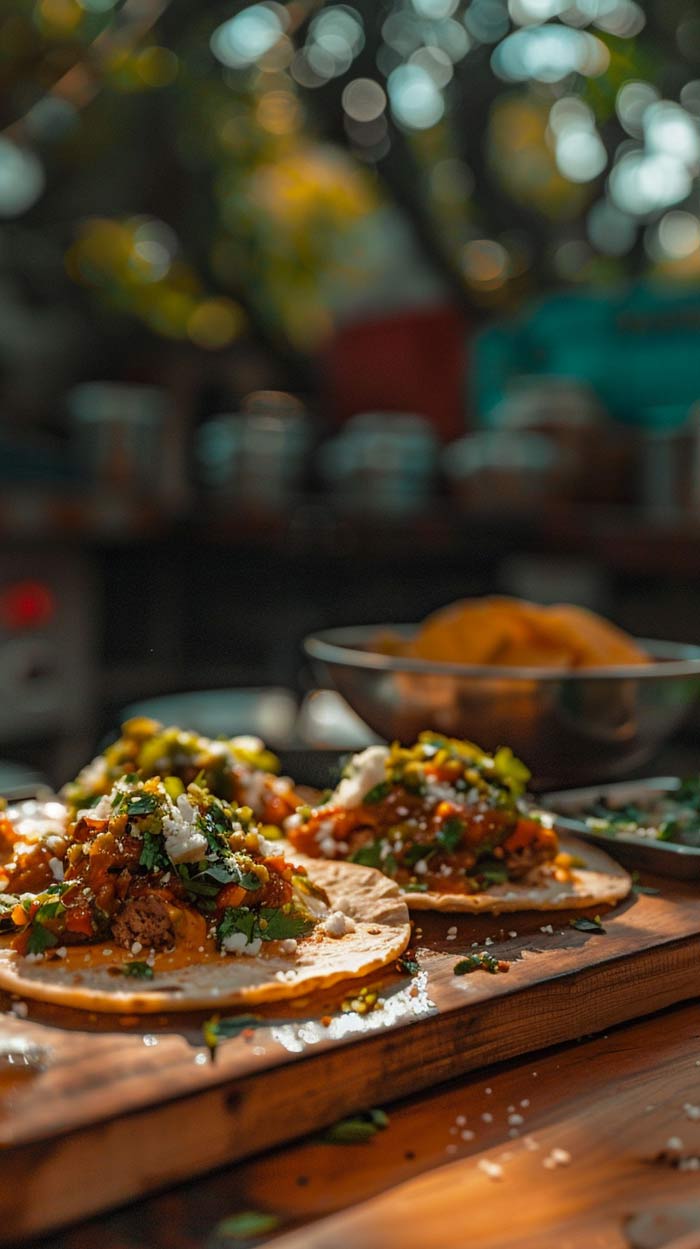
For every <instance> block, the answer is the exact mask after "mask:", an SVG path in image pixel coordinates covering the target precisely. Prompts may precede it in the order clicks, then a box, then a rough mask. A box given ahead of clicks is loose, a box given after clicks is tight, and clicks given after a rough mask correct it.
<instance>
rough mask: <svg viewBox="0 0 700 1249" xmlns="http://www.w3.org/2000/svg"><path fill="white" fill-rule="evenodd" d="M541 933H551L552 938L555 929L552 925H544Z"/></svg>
mask: <svg viewBox="0 0 700 1249" xmlns="http://www.w3.org/2000/svg"><path fill="white" fill-rule="evenodd" d="M540 932H546V933H549V935H550V936H553V935H554V929H553V928H552V925H551V924H543V925H542V927H541V928H540Z"/></svg>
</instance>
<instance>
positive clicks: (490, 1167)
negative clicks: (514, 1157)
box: [476, 1158, 503, 1180]
mask: <svg viewBox="0 0 700 1249" xmlns="http://www.w3.org/2000/svg"><path fill="white" fill-rule="evenodd" d="M476 1165H477V1166H478V1168H479V1170H480V1171H483V1172H484V1175H488V1177H489V1179H490V1180H502V1179H503V1167H502V1166H501V1164H500V1163H499V1162H491V1161H490V1160H489V1159H488V1158H480V1159H479V1161H478V1163H477V1164H476Z"/></svg>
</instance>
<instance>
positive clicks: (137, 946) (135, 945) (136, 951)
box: [131, 941, 143, 954]
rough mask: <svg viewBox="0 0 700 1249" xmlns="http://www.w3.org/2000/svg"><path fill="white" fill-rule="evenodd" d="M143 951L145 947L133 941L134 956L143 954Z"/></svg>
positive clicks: (132, 951) (132, 950)
mask: <svg viewBox="0 0 700 1249" xmlns="http://www.w3.org/2000/svg"><path fill="white" fill-rule="evenodd" d="M142 949H143V946H142V945H141V942H140V941H132V943H131V953H132V954H140V953H141V951H142Z"/></svg>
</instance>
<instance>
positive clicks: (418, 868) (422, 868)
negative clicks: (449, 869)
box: [413, 859, 428, 876]
mask: <svg viewBox="0 0 700 1249" xmlns="http://www.w3.org/2000/svg"><path fill="white" fill-rule="evenodd" d="M413 870H414V872H415V873H416V876H425V875H427V872H428V864H427V863H426V861H425V859H419V860H418V862H417V863H416V864H414V867H413Z"/></svg>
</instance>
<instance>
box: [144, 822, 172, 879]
mask: <svg viewBox="0 0 700 1249" xmlns="http://www.w3.org/2000/svg"><path fill="white" fill-rule="evenodd" d="M139 863H140V864H141V867H146V868H148V871H149V872H152V871H154V870H155V869H156V868H157V867H161V868H163V869H164V870H167V869H168V868H169V867H170V859H169V858H168V855H167V852H166V849H165V843H164V841H163V838H162V836H160V834H157V833H149V832H148V830H145V831H144V834H143V846H142V848H141V854H140V855H139Z"/></svg>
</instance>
